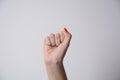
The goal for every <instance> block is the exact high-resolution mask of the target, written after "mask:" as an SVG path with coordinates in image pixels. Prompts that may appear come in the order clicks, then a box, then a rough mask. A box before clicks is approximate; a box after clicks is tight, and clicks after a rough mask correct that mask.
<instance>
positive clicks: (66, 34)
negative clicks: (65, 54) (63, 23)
mask: <svg viewBox="0 0 120 80" xmlns="http://www.w3.org/2000/svg"><path fill="white" fill-rule="evenodd" d="M63 35H64V40H63V42H62V44H63V45H64V46H65V47H68V46H69V43H70V41H71V37H72V35H71V33H69V32H68V30H67V29H66V28H64V31H63Z"/></svg>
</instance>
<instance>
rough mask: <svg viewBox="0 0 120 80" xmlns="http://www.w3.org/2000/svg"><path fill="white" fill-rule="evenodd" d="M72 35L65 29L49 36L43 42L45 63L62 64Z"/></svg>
mask: <svg viewBox="0 0 120 80" xmlns="http://www.w3.org/2000/svg"><path fill="white" fill-rule="evenodd" d="M71 37H72V35H71V34H70V33H69V32H68V31H67V29H66V28H64V30H62V31H61V32H60V33H56V34H50V35H49V36H47V37H46V38H45V40H44V59H45V62H46V63H57V62H63V58H64V56H65V54H66V51H67V49H68V46H69V44H70V40H71Z"/></svg>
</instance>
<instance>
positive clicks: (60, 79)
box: [46, 62, 67, 80]
mask: <svg viewBox="0 0 120 80" xmlns="http://www.w3.org/2000/svg"><path fill="white" fill-rule="evenodd" d="M46 68H47V73H48V78H49V80H67V76H66V73H65V70H64V66H63V63H62V62H53V63H46Z"/></svg>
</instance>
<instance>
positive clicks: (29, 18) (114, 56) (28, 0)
mask: <svg viewBox="0 0 120 80" xmlns="http://www.w3.org/2000/svg"><path fill="white" fill-rule="evenodd" d="M64 26H66V27H67V29H68V30H69V31H70V32H71V33H72V35H73V37H72V41H71V45H70V47H69V50H68V52H67V55H66V57H65V59H64V65H65V69H66V73H67V75H68V78H69V80H120V1H119V0H96V1H95V0H94V1H93V0H91V1H90V0H89V1H85V0H59V1H57V0H0V80H48V79H47V73H46V69H45V65H44V60H43V40H44V37H45V36H46V35H48V34H50V33H56V32H59V31H61V30H62V29H63V27H64Z"/></svg>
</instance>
